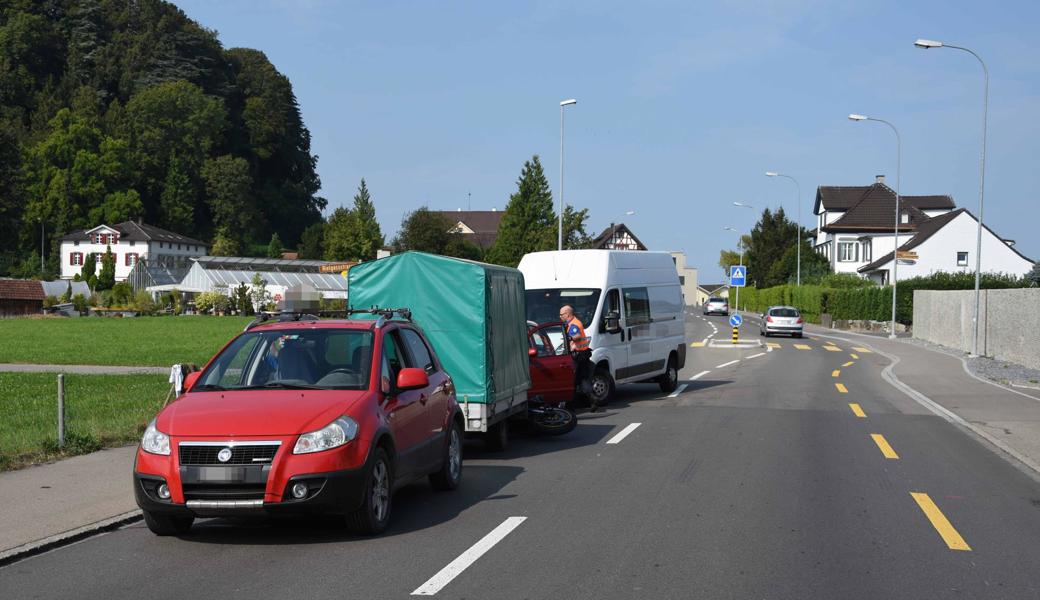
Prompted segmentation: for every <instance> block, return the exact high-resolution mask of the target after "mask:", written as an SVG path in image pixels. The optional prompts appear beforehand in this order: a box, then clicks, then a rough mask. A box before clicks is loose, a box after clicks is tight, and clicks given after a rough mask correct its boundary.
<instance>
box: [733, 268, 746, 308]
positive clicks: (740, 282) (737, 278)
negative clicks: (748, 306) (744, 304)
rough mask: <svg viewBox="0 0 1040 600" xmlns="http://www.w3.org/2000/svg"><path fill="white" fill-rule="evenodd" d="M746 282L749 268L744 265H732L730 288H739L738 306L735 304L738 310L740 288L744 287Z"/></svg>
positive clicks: (738, 294)
mask: <svg viewBox="0 0 1040 600" xmlns="http://www.w3.org/2000/svg"><path fill="white" fill-rule="evenodd" d="M746 281H747V267H745V266H744V265H730V267H729V287H731V288H737V297H736V298H735V300H736V304H734V306H735V308H736V310H740V288H742V287H744V285H745V282H746Z"/></svg>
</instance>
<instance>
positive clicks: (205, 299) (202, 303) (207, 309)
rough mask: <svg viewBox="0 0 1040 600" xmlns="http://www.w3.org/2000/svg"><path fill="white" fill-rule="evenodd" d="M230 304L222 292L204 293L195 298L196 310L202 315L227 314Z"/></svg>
mask: <svg viewBox="0 0 1040 600" xmlns="http://www.w3.org/2000/svg"><path fill="white" fill-rule="evenodd" d="M229 304H230V302H229V301H228V297H227V296H225V295H224V294H221V293H220V292H202V293H201V294H199V295H197V296H195V308H196V309H197V310H198V311H199V312H200V313H213V314H216V313H218V312H226V311H227V309H228V306H229Z"/></svg>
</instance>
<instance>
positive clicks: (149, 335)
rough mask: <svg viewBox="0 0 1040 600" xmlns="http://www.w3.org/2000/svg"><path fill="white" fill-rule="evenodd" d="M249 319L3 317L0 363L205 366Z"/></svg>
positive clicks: (199, 317) (194, 317)
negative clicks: (193, 364)
mask: <svg viewBox="0 0 1040 600" xmlns="http://www.w3.org/2000/svg"><path fill="white" fill-rule="evenodd" d="M249 320H250V319H249V318H248V317H202V316H179V317H173V316H170V317H134V318H125V319H118V318H111V317H80V318H69V319H58V318H55V319H0V340H3V343H2V344H0V363H36V364H61V365H77V364H80V365H132V366H140V365H144V366H156V367H167V366H170V365H172V364H175V363H196V364H198V365H199V366H201V365H203V364H204V363H205V362H206V361H207V360H209V359H210V357H211V356H213V354H214V353H216V351H217V350H219V349H220V348H221V347H222V346H223V345H224V344H225V343H227V342H228V340H230V339H231V338H232V337H233V336H234V335H236V334H237V333H239V332H241V331H242V329H243V328H244V327H245V326H246V324H247V323H248V322H249Z"/></svg>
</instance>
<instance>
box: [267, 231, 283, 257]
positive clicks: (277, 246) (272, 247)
mask: <svg viewBox="0 0 1040 600" xmlns="http://www.w3.org/2000/svg"><path fill="white" fill-rule="evenodd" d="M284 250H285V248H283V247H282V238H280V237H278V233H277V232H275V233H273V234H271V241H270V242H269V243H268V244H267V258H281V257H282V252H283V251H284Z"/></svg>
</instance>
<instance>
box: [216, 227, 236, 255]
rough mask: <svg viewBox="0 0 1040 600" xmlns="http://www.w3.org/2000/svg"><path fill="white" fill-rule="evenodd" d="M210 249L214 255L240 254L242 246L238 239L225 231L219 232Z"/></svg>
mask: <svg viewBox="0 0 1040 600" xmlns="http://www.w3.org/2000/svg"><path fill="white" fill-rule="evenodd" d="M209 251H210V254H212V255H213V256H240V255H241V253H242V246H241V245H240V244H239V243H238V240H236V239H234V238H232V237H228V236H227V235H225V234H224V232H218V233H217V236H216V237H215V238H213V246H211V247H210V249H209Z"/></svg>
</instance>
